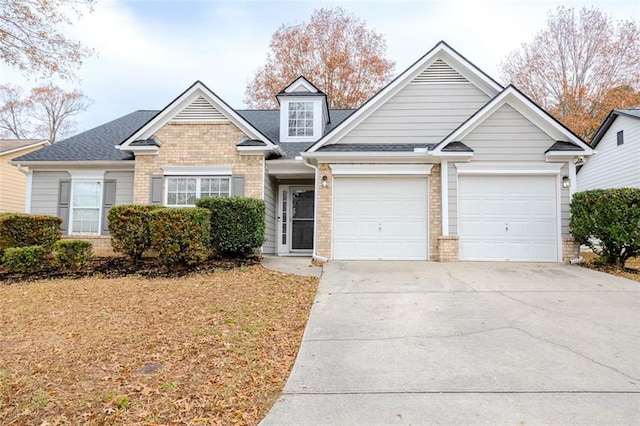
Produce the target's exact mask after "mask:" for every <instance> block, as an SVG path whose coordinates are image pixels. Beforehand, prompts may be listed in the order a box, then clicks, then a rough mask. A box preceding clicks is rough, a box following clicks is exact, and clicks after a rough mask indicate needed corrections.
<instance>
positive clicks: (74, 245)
mask: <svg viewBox="0 0 640 426" xmlns="http://www.w3.org/2000/svg"><path fill="white" fill-rule="evenodd" d="M53 251H54V252H55V261H56V263H57V264H58V265H59V266H61V267H63V268H65V269H80V268H82V267H85V266H87V265H89V263H91V261H92V260H93V245H92V244H91V242H90V241H85V240H60V241H57V242H56V243H55V244H54V246H53Z"/></svg>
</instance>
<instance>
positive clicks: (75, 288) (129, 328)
mask: <svg viewBox="0 0 640 426" xmlns="http://www.w3.org/2000/svg"><path fill="white" fill-rule="evenodd" d="M316 288H317V279H316V278H308V277H298V276H294V275H286V274H282V273H279V272H273V271H269V270H266V269H264V268H262V267H261V266H251V267H243V268H236V269H232V270H228V271H216V272H213V273H211V272H210V273H203V274H199V275H192V276H187V277H181V278H155V279H141V278H136V277H127V278H118V279H104V278H99V279H98V278H83V279H79V280H69V279H61V280H49V281H38V282H32V283H26V284H14V285H3V286H0V330H1V332H0V348H2V349H1V352H0V424H59V423H65V424H123V423H124V424H167V423H175V424H256V423H257V422H258V421H260V420H261V419H262V418H263V417H264V415H266V413H267V411H268V410H269V408H270V407H271V405H272V404H273V403H274V402H275V400H276V398H277V397H278V395H279V393H280V392H281V390H282V388H283V386H284V383H285V381H286V378H287V376H288V374H289V371H290V368H291V366H292V364H293V361H294V359H295V356H296V353H297V350H298V346H299V343H300V340H301V337H302V332H303V330H304V326H305V323H306V320H307V317H308V312H309V309H310V306H311V303H312V300H313V296H314V294H315V290H316Z"/></svg>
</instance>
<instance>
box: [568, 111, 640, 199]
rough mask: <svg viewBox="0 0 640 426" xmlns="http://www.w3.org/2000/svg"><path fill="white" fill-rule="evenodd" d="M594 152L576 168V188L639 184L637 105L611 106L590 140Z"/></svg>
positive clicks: (639, 132) (639, 152)
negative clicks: (629, 106)
mask: <svg viewBox="0 0 640 426" xmlns="http://www.w3.org/2000/svg"><path fill="white" fill-rule="evenodd" d="M591 148H593V149H594V150H595V151H596V155H594V156H593V157H591V158H589V160H588V161H587V162H586V163H585V164H584V165H583V166H582V167H580V168H579V170H578V191H585V190H587V189H605V188H629V187H633V188H640V109H620V110H618V109H614V110H613V111H611V112H610V113H609V115H608V116H607V118H605V120H604V122H603V123H602V125H601V126H600V128H599V129H598V131H597V132H596V134H595V136H594V137H593V139H592V140H591Z"/></svg>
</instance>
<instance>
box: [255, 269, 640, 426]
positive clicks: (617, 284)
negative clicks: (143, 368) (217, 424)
mask: <svg viewBox="0 0 640 426" xmlns="http://www.w3.org/2000/svg"><path fill="white" fill-rule="evenodd" d="M262 424H264V425H280V424H289V425H319V424H331V425H354V424H362V425H365V424H366V425H376V424H398V425H419V424H492V425H493V424H514V425H525V424H526V425H529V424H616V425H623V424H629V425H631V424H633V425H636V424H640V284H639V283H636V282H633V281H629V280H625V279H621V278H617V277H613V276H610V275H607V274H603V273H600V272H595V271H591V270H588V269H585V268H581V267H579V266H568V265H559V264H513V263H431V262H429V263H428V262H330V263H329V264H327V265H326V266H325V270H324V273H323V276H322V278H321V282H320V288H319V290H318V295H317V297H316V301H315V303H314V305H313V308H312V311H311V317H310V319H309V323H308V324H307V328H306V331H305V333H304V337H303V342H302V346H301V348H300V353H299V354H298V358H297V360H296V363H295V366H294V368H293V371H292V373H291V376H290V377H289V380H288V382H287V384H286V387H285V389H284V393H283V395H282V396H281V398H280V399H279V400H278V402H277V403H276V405H275V406H274V407H273V409H272V410H271V412H270V413H269V415H268V416H267V417H266V418H265V419H264V421H263V422H262Z"/></svg>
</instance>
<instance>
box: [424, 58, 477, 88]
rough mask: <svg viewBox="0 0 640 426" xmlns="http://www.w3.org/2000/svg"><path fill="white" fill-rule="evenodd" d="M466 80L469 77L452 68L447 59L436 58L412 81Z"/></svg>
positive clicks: (454, 81) (448, 81)
mask: <svg viewBox="0 0 640 426" xmlns="http://www.w3.org/2000/svg"><path fill="white" fill-rule="evenodd" d="M465 81H467V79H466V78H464V77H463V76H462V75H460V74H459V73H458V72H457V71H456V70H454V69H453V68H451V67H450V66H449V65H448V64H447V63H446V62H445V61H443V60H442V59H436V61H435V62H434V63H433V64H431V65H430V66H429V68H427V69H426V70H424V71H422V72H421V73H420V74H418V76H417V77H416V78H414V79H413V81H412V83H421V84H427V83H463V82H465Z"/></svg>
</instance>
